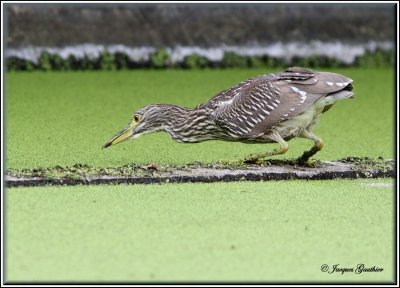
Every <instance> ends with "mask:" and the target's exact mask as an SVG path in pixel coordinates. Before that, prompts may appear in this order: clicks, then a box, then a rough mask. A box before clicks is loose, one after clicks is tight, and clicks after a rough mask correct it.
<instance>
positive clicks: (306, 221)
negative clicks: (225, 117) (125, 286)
mask: <svg viewBox="0 0 400 288" xmlns="http://www.w3.org/2000/svg"><path fill="white" fill-rule="evenodd" d="M6 198H7V206H6V208H7V209H6V218H5V219H6V224H7V226H6V227H7V233H6V234H5V235H6V243H7V255H6V259H7V262H6V267H5V271H6V273H7V275H6V279H7V280H8V281H23V280H26V281H32V280H37V281H43V280H50V281H56V280H61V281H66V280H75V281H84V280H87V281H90V280H92V281H102V280H104V281H141V280H154V281H157V280H158V281H159V280H172V281H174V280H175V281H177V280H186V281H187V280H190V281H199V280H214V281H216V280H225V281H229V280H230V281H235V280H242V281H246V280H253V281H278V280H281V281H282V280H283V281H301V280H304V281H306V280H308V281H309V280H318V281H349V280H355V281H374V280H375V281H378V280H380V281H384V280H386V281H390V280H391V279H392V277H393V273H394V266H393V253H392V251H393V249H394V246H393V243H394V242H393V237H394V236H393V227H394V226H393V224H392V223H393V222H392V221H393V201H394V199H393V180H390V179H386V180H377V179H371V180H351V181H345V180H342V181H310V182H308V181H279V182H273V181H271V182H263V183H251V182H250V183H249V182H246V183H243V182H236V183H219V184H180V185H171V184H167V185H132V186H96V187H91V186H83V187H40V188H10V189H7V190H6ZM359 263H363V264H365V266H366V267H372V266H374V265H375V266H377V267H381V268H383V269H384V270H383V272H380V273H362V274H355V273H345V274H343V275H342V274H340V273H333V274H328V273H323V272H321V265H323V264H328V265H329V266H331V267H332V265H334V264H339V267H340V268H345V267H355V266H356V265H357V264H359Z"/></svg>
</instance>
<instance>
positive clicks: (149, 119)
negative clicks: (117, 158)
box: [103, 104, 166, 148]
mask: <svg viewBox="0 0 400 288" xmlns="http://www.w3.org/2000/svg"><path fill="white" fill-rule="evenodd" d="M164 106H166V105H162V104H158V105H148V106H146V107H144V108H142V109H139V110H138V111H136V112H135V113H134V114H133V116H132V118H131V120H130V122H129V124H128V126H127V127H125V128H124V129H122V130H121V131H120V132H118V133H117V134H116V135H115V136H114V137H112V138H111V139H110V140H109V141H108V142H107V143H106V144H104V145H103V148H107V147H109V146H112V145H115V144H118V143H121V142H123V141H125V140H128V139H133V138H138V137H140V136H142V135H144V134H147V133H152V132H158V131H161V130H163V129H164V127H165V115H164V114H165V111H166V109H165V107H164Z"/></svg>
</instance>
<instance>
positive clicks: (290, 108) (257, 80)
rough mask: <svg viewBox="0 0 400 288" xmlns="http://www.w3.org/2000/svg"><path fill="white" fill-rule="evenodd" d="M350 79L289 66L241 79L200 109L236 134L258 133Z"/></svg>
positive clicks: (299, 110) (296, 113)
mask: <svg viewBox="0 0 400 288" xmlns="http://www.w3.org/2000/svg"><path fill="white" fill-rule="evenodd" d="M351 82H352V80H351V79H349V78H347V77H344V76H342V75H339V74H335V73H328V72H313V71H310V70H307V69H304V68H299V67H292V68H289V69H288V70H286V71H284V72H282V73H277V74H269V75H261V76H257V77H254V78H252V79H249V80H246V81H243V82H241V83H239V84H237V85H235V86H233V87H232V88H230V89H228V90H225V91H223V92H221V93H219V94H217V95H216V96H214V97H213V98H211V99H210V100H209V101H208V102H207V103H205V104H204V105H202V108H205V109H206V110H207V111H208V113H209V114H210V116H211V118H212V119H213V120H214V121H215V122H216V123H217V125H219V126H220V127H221V128H224V129H227V130H228V131H229V132H231V133H234V134H235V135H237V136H252V135H253V136H258V135H260V134H264V133H265V132H266V131H268V129H270V128H271V127H273V126H274V125H276V124H278V123H280V122H282V121H285V120H287V119H290V118H292V117H294V116H296V115H298V114H300V113H302V112H304V111H306V110H307V109H308V108H309V107H310V106H311V105H313V104H314V103H315V101H317V100H318V99H320V98H321V97H324V96H326V95H327V94H330V93H334V92H336V91H340V90H342V89H344V88H345V87H346V86H347V85H348V84H349V83H351Z"/></svg>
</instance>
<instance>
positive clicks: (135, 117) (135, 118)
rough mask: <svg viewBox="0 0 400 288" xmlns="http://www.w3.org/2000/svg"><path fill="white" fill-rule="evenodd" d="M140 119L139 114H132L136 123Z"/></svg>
mask: <svg viewBox="0 0 400 288" xmlns="http://www.w3.org/2000/svg"><path fill="white" fill-rule="evenodd" d="M139 120H140V116H139V115H134V116H133V121H135V122H136V123H138V122H139Z"/></svg>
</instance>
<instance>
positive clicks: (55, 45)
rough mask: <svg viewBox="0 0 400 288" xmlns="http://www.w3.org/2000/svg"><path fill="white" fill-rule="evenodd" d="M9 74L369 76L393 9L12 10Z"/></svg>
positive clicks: (390, 35)
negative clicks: (345, 72)
mask: <svg viewBox="0 0 400 288" xmlns="http://www.w3.org/2000/svg"><path fill="white" fill-rule="evenodd" d="M6 17H7V21H6V23H7V28H8V34H7V38H6V40H7V41H6V45H7V49H6V53H5V55H6V57H7V60H8V61H7V66H8V69H9V70H35V69H39V70H87V69H88V70H113V69H137V68H185V69H196V68H219V67H222V68H225V67H238V68H251V67H254V68H260V67H264V66H265V67H281V66H288V65H300V66H306V67H338V66H361V67H366V66H368V67H376V66H385V65H392V64H393V63H394V55H393V53H392V52H393V49H394V41H393V40H394V33H395V32H394V25H395V23H394V19H395V18H394V6H393V5H392V4H318V3H316V4H285V3H283V4H215V5H214V4H151V5H150V4H100V3H99V4H64V5H63V4H48V5H47V4H46V5H44V4H31V5H28V4H16V5H8V7H7V8H6Z"/></svg>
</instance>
